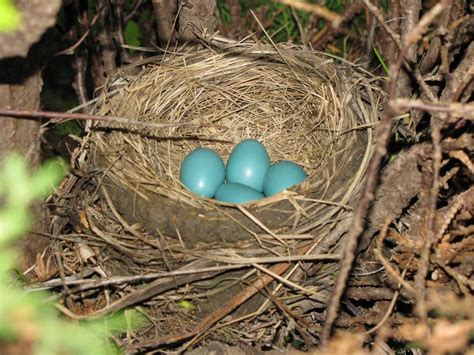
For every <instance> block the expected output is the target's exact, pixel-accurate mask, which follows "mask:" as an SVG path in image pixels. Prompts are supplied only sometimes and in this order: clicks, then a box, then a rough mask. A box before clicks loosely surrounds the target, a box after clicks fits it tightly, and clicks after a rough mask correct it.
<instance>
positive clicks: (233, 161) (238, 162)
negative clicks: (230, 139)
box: [226, 139, 270, 192]
mask: <svg viewBox="0 0 474 355" xmlns="http://www.w3.org/2000/svg"><path fill="white" fill-rule="evenodd" d="M269 167H270V156H269V155H268V152H267V150H266V149H265V147H264V146H263V144H262V143H260V142H259V141H257V140H255V139H246V140H243V141H242V142H240V143H239V144H237V145H236V146H235V148H234V150H232V153H230V156H229V159H228V160H227V168H226V178H227V181H228V182H236V183H239V184H244V185H247V186H250V187H252V188H254V189H255V190H257V191H259V192H262V191H263V178H264V177H265V174H266V173H267V170H268V168H269Z"/></svg>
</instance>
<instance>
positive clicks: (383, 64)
mask: <svg viewBox="0 0 474 355" xmlns="http://www.w3.org/2000/svg"><path fill="white" fill-rule="evenodd" d="M373 48H374V53H375V56H376V57H377V59H378V61H379V62H380V64H381V65H382V68H383V70H384V71H385V73H387V75H388V76H390V72H389V71H388V66H387V64H386V63H385V61H384V60H383V58H382V55H381V54H380V52H379V51H378V50H377V48H375V47H373Z"/></svg>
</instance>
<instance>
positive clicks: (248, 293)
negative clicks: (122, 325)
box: [128, 246, 311, 350]
mask: <svg viewBox="0 0 474 355" xmlns="http://www.w3.org/2000/svg"><path fill="white" fill-rule="evenodd" d="M310 247H311V246H305V247H303V248H301V250H299V254H302V255H304V254H306V252H307V251H308V250H309V248H310ZM290 266H291V263H282V264H276V265H274V266H273V267H271V268H270V269H269V270H270V271H271V272H272V273H274V274H276V275H282V274H283V273H285V272H286V271H287V270H288V269H289V268H290ZM272 281H274V278H273V277H271V276H269V275H267V274H265V275H262V277H261V278H259V279H257V280H256V281H255V282H253V283H252V284H251V285H250V286H248V287H247V288H245V289H244V290H242V291H241V292H239V293H238V294H236V295H235V296H233V297H232V298H231V299H230V300H229V301H228V302H227V303H226V304H224V305H223V306H221V307H220V308H219V309H217V310H215V311H214V312H213V313H211V314H210V315H208V316H207V317H206V318H204V319H203V320H202V321H201V322H200V323H199V324H198V325H197V327H195V328H194V329H193V330H192V331H190V332H188V333H185V334H178V335H170V336H165V337H161V338H158V339H153V340H149V341H144V342H141V343H137V344H134V345H131V346H130V347H128V349H129V350H139V349H143V348H147V347H157V346H161V345H169V344H174V343H177V342H180V341H183V340H186V339H190V338H192V337H195V336H197V335H199V334H201V333H203V332H205V331H207V330H208V329H209V328H210V327H212V326H213V325H214V324H215V323H217V322H218V321H219V320H221V319H222V318H224V317H225V316H226V315H228V314H229V313H231V312H232V311H233V310H235V309H236V308H237V307H239V306H240V305H241V304H243V303H244V302H245V301H247V300H248V299H249V298H251V297H252V296H253V295H255V294H256V293H257V292H259V291H260V290H262V289H263V288H265V287H266V286H267V285H268V284H270V283H271V282H272Z"/></svg>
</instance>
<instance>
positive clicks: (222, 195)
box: [216, 182, 265, 203]
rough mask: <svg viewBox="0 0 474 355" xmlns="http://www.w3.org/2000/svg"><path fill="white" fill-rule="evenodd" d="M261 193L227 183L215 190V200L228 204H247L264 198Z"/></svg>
mask: <svg viewBox="0 0 474 355" xmlns="http://www.w3.org/2000/svg"><path fill="white" fill-rule="evenodd" d="M264 197H265V196H263V194H262V193H260V192H258V191H257V190H255V189H252V188H251V187H250V186H247V185H243V184H239V183H235V182H227V183H225V184H222V185H221V186H219V187H218V188H217V191H216V200H219V201H223V202H229V203H247V202H250V201H254V200H259V199H261V198H264Z"/></svg>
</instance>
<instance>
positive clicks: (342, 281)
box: [321, 0, 447, 346]
mask: <svg viewBox="0 0 474 355" xmlns="http://www.w3.org/2000/svg"><path fill="white" fill-rule="evenodd" d="M438 5H439V6H438ZM446 7H447V1H446V0H443V1H442V2H441V3H440V4H437V5H436V6H434V7H433V8H432V9H431V10H430V11H428V12H427V13H426V14H425V15H424V16H423V19H421V21H420V22H422V23H423V26H420V25H417V26H415V27H414V28H413V31H415V32H416V33H421V32H422V31H423V30H424V29H425V28H426V26H427V25H428V22H427V21H425V20H424V19H425V17H426V18H428V19H430V21H432V20H433V19H434V17H435V16H434V15H433V13H435V14H439V13H440V12H441V11H442V10H443V9H444V8H446ZM406 38H407V39H408V40H407V41H406V43H405V45H404V47H403V48H402V50H401V51H400V53H399V56H398V58H397V61H396V63H395V65H393V66H392V68H391V72H392V75H391V79H392V80H391V81H390V84H389V90H388V92H389V98H390V101H393V100H394V99H395V98H396V89H397V83H398V79H399V76H400V71H401V68H402V65H403V62H404V59H405V53H406V52H407V50H408V49H409V48H410V46H412V45H413V43H411V42H410V41H411V40H413V39H415V38H418V37H417V35H415V34H410V33H409V34H408V35H407V36H406ZM390 101H389V102H388V104H387V105H386V107H385V110H384V115H383V118H382V120H381V121H380V124H379V125H378V126H377V128H376V137H377V143H376V145H375V151H374V154H373V156H372V161H371V163H370V165H369V167H368V171H367V178H366V182H365V186H364V190H363V192H362V195H361V196H362V197H361V198H360V200H359V202H358V203H357V206H356V208H355V210H354V217H353V220H352V228H351V229H350V230H349V233H348V236H347V237H346V242H345V245H344V250H343V254H342V259H341V262H340V270H339V274H338V277H337V279H336V283H335V285H334V289H333V292H332V297H331V298H330V300H329V304H328V307H327V308H326V312H327V315H326V319H325V322H324V327H323V330H322V332H321V342H322V345H323V346H324V345H326V344H327V343H328V340H329V338H330V336H331V331H332V327H333V325H334V322H335V321H336V319H337V315H338V311H339V303H340V300H341V297H342V295H343V293H344V289H345V287H346V282H347V279H348V277H349V274H350V271H351V268H352V263H353V262H354V259H355V255H356V251H357V246H358V243H359V237H360V235H361V234H362V232H363V230H364V225H365V217H366V215H367V212H368V209H369V207H370V205H371V202H372V200H373V199H374V191H375V188H376V186H377V182H378V173H379V169H380V166H381V164H382V159H383V157H384V156H385V154H386V153H387V143H388V140H389V138H390V129H391V127H392V120H393V119H394V117H396V112H395V110H394V109H393V107H392V105H391V103H390Z"/></svg>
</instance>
